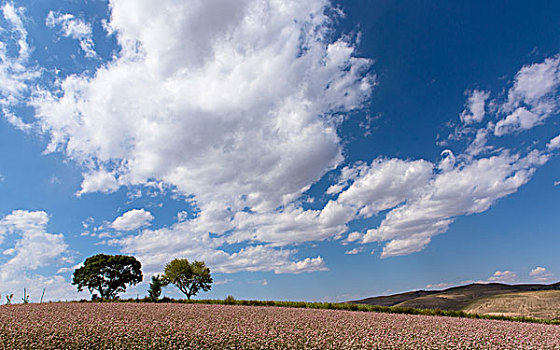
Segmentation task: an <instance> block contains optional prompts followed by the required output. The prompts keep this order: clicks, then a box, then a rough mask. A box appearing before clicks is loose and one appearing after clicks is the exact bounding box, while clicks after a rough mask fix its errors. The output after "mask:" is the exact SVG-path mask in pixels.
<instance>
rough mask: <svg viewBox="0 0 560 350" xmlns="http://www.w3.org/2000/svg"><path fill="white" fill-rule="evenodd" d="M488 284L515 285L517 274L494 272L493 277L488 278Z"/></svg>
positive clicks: (506, 271)
mask: <svg viewBox="0 0 560 350" xmlns="http://www.w3.org/2000/svg"><path fill="white" fill-rule="evenodd" d="M488 282H501V283H515V282H517V273H515V272H513V271H509V270H505V271H499V270H498V271H496V272H494V275H492V276H491V277H490V278H488Z"/></svg>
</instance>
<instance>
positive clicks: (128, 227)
mask: <svg viewBox="0 0 560 350" xmlns="http://www.w3.org/2000/svg"><path fill="white" fill-rule="evenodd" d="M153 219H154V216H153V215H152V213H150V212H149V211H147V210H144V209H132V210H129V211H127V212H126V213H124V214H123V215H121V216H119V217H118V218H116V219H115V221H113V222H112V223H111V227H112V228H114V229H115V230H118V231H132V230H137V229H139V228H140V227H144V226H148V225H150V222H151V221H152V220H153Z"/></svg>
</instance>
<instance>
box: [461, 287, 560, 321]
mask: <svg viewBox="0 0 560 350" xmlns="http://www.w3.org/2000/svg"><path fill="white" fill-rule="evenodd" d="M463 311H465V312H468V313H472V314H486V315H503V316H512V317H515V316H526V317H533V318H542V319H548V320H558V319H560V290H541V291H536V292H518V293H507V294H499V295H494V296H491V297H485V298H480V299H477V300H475V301H474V302H472V303H471V304H469V305H468V306H467V307H465V308H464V309H463Z"/></svg>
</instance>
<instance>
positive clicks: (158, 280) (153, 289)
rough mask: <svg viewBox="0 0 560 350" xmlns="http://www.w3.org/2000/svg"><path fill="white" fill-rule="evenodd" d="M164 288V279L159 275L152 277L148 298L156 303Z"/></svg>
mask: <svg viewBox="0 0 560 350" xmlns="http://www.w3.org/2000/svg"><path fill="white" fill-rule="evenodd" d="M163 287H165V279H164V278H163V276H161V275H154V276H152V283H150V288H148V296H149V297H150V299H152V300H153V301H157V300H158V299H159V296H160V295H161V288H163Z"/></svg>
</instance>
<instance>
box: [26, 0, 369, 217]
mask: <svg viewBox="0 0 560 350" xmlns="http://www.w3.org/2000/svg"><path fill="white" fill-rule="evenodd" d="M216 6H220V7H221V8H222V9H221V10H220V11H214V8H215V7H216ZM324 6H325V2H324V1H322V0H309V1H289V2H272V1H271V2H266V1H243V2H236V3H235V4H233V3H231V2H227V1H218V0H214V1H207V2H200V3H196V4H188V5H187V4H186V3H184V2H181V1H171V0H167V1H160V2H157V3H153V2H151V1H115V2H113V3H112V4H111V9H112V16H111V21H112V22H111V26H112V27H113V28H115V30H116V31H117V37H118V39H119V43H120V45H121V46H122V55H121V56H120V58H117V59H116V60H115V61H114V62H112V63H111V64H108V65H106V66H103V67H101V68H99V70H98V71H97V73H96V74H95V76H94V77H93V78H87V77H82V76H70V77H68V78H66V79H65V80H64V81H62V82H61V85H60V88H61V91H62V96H61V97H57V96H54V95H53V94H50V93H49V92H46V91H45V92H44V93H43V94H42V95H41V96H40V97H38V98H37V99H36V100H35V102H34V103H35V106H36V110H37V117H38V119H39V120H40V124H41V125H42V127H43V130H45V132H46V133H48V134H50V136H51V139H52V142H53V147H51V148H50V150H51V151H52V150H55V149H57V148H56V146H55V145H58V146H59V148H58V149H61V150H62V149H65V152H66V154H67V155H68V156H70V157H71V158H73V159H77V160H81V161H85V160H87V159H91V158H94V159H96V160H97V161H98V162H99V163H101V164H103V165H104V166H105V167H107V168H108V169H111V170H114V171H116V173H114V174H113V175H115V176H114V177H116V178H118V179H119V181H118V183H119V184H122V185H130V184H145V183H147V182H148V181H149V180H150V179H158V180H161V181H164V182H166V183H168V184H171V185H174V186H176V187H177V188H178V189H179V190H180V191H181V192H182V193H184V194H186V195H194V196H195V197H196V200H197V203H198V204H199V205H200V207H201V208H202V209H203V210H208V208H209V207H212V208H218V207H222V208H227V207H229V208H231V209H232V210H234V211H237V210H240V209H242V208H244V207H249V208H251V209H252V210H258V211H266V210H270V209H273V208H276V207H278V206H280V205H282V204H286V203H289V202H290V201H292V200H294V199H295V198H297V197H298V196H299V195H300V194H301V193H302V192H303V191H305V190H306V189H307V188H308V186H309V185H310V184H312V183H313V182H314V181H316V180H318V179H319V178H320V177H321V176H322V175H323V174H324V173H325V172H326V171H327V170H329V169H332V168H333V167H335V166H336V165H337V164H339V163H340V161H341V160H342V156H341V149H340V146H339V144H338V141H339V139H338V136H337V134H336V123H337V121H338V120H339V119H338V114H337V113H338V112H340V111H348V110H352V109H355V108H358V107H360V106H361V104H362V103H363V101H364V100H365V98H366V97H367V96H368V95H369V93H370V91H371V87H372V84H373V82H372V78H371V77H369V76H366V77H364V70H365V69H367V68H368V67H369V65H370V61H369V60H366V59H361V58H356V57H354V54H353V47H352V44H351V43H349V42H345V41H344V40H342V39H340V40H338V41H336V42H334V43H329V42H328V41H326V39H325V37H326V36H327V35H326V34H327V32H328V30H329V27H330V19H329V18H328V17H326V15H325V14H324ZM225 13H227V14H228V15H227V16H224V14H225ZM170 15H171V16H172V17H173V18H175V20H173V21H169V20H168V18H169V16H170ZM132 18H134V20H132ZM146 23H149V24H150V25H146ZM161 106H166V107H165V108H161ZM115 115H118V116H119V118H115V117H114V116H115ZM62 145H64V146H62ZM115 160H120V162H115ZM114 164H118V167H115V166H114ZM104 173H105V174H107V172H104ZM86 180H87V179H86ZM85 182H87V181H85ZM115 185H116V181H111V182H107V183H106V186H105V187H103V186H102V185H101V184H100V185H99V186H85V185H84V186H82V191H81V192H80V193H85V192H91V191H103V190H105V191H114V190H115ZM218 203H220V204H224V205H214V204H218Z"/></svg>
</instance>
